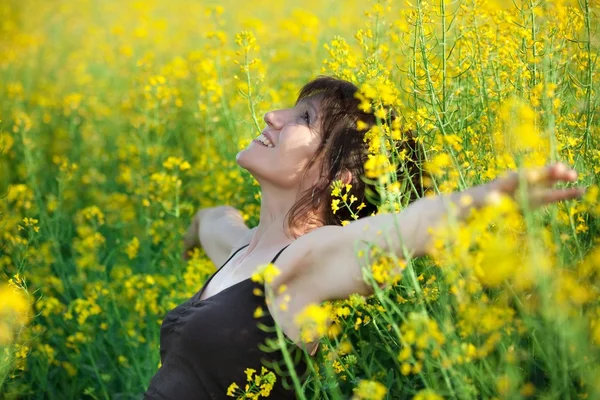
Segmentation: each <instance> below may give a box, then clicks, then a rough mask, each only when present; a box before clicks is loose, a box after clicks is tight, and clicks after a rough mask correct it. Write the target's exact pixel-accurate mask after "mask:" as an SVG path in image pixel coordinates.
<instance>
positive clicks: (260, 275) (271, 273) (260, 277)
mask: <svg viewBox="0 0 600 400" xmlns="http://www.w3.org/2000/svg"><path fill="white" fill-rule="evenodd" d="M280 273H281V271H280V270H279V268H277V267H276V266H275V264H271V263H269V264H266V265H262V266H260V267H259V268H258V269H257V271H256V272H255V273H254V274H252V278H251V279H252V281H254V282H257V283H261V284H265V283H266V284H270V283H272V282H273V279H275V277H276V276H278V275H279V274H280Z"/></svg>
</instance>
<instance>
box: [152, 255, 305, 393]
mask: <svg viewBox="0 0 600 400" xmlns="http://www.w3.org/2000/svg"><path fill="white" fill-rule="evenodd" d="M247 246H248V245H246V246H243V247H240V248H239V249H238V250H236V251H235V252H234V253H233V254H232V255H231V256H230V257H229V259H227V261H225V264H223V266H222V267H221V268H220V269H219V270H217V272H215V273H214V274H213V275H212V276H211V277H210V278H209V279H208V280H207V281H206V283H205V284H204V285H203V286H202V288H201V289H200V290H199V291H198V292H197V293H196V294H195V295H193V296H192V297H191V298H190V299H188V300H187V301H186V302H184V303H183V304H180V305H178V306H177V307H175V308H174V309H172V310H171V311H169V312H168V313H167V315H166V316H165V318H164V320H163V322H162V325H161V328H160V359H161V367H160V368H159V370H158V372H156V374H155V375H154V376H153V377H152V379H151V380H150V384H149V387H148V389H147V390H146V392H145V393H144V399H146V400H150V399H169V400H187V399H190V400H191V399H194V400H196V399H228V398H229V399H231V397H228V396H227V388H228V387H229V385H231V384H232V383H234V382H235V383H237V385H238V387H240V388H244V387H245V385H246V383H247V378H246V374H245V373H244V370H245V369H246V368H253V369H254V370H256V371H257V372H258V373H260V371H261V367H262V366H263V365H264V366H266V367H267V368H268V369H269V370H270V371H274V370H278V371H281V370H282V371H283V372H280V373H281V375H277V381H276V384H275V385H274V387H273V390H272V392H271V395H270V397H271V398H274V399H295V398H296V396H295V394H294V390H293V388H292V386H291V380H290V379H289V378H287V377H285V375H287V372H286V371H287V368H286V367H285V363H284V362H283V356H282V354H281V351H279V350H278V351H275V352H273V351H271V352H265V351H263V349H264V347H263V346H264V344H265V341H266V340H267V339H268V338H276V333H275V332H274V331H273V330H274V329H273V327H274V326H275V321H274V320H273V318H272V316H271V315H270V314H269V310H268V308H267V306H266V304H265V298H264V296H257V295H255V294H254V293H253V290H254V288H256V287H258V288H260V289H261V290H262V289H263V287H262V285H260V284H258V283H256V282H254V281H252V280H251V279H250V278H248V279H245V280H243V281H241V282H239V283H236V284H234V285H232V286H230V287H228V288H226V289H224V290H222V291H220V292H218V293H217V294H215V295H213V296H211V297H209V298H207V299H204V300H200V297H201V296H202V292H204V290H205V288H206V286H207V285H208V284H209V282H210V281H211V280H212V278H214V276H215V275H216V274H217V273H218V272H219V271H220V270H222V269H223V267H224V266H225V265H226V264H227V263H228V262H229V260H231V259H232V258H233V256H235V255H236V254H237V253H238V252H239V251H240V250H241V249H243V248H245V247H247ZM288 246H289V245H288ZM286 248H287V246H286V247H284V248H283V249H281V250H280V251H279V252H278V253H277V255H276V256H275V257H274V258H273V260H272V261H271V262H272V263H274V262H275V261H276V260H277V257H279V255H280V254H281V252H282V251H283V250H285V249H286ZM259 306H260V307H262V309H263V310H264V311H265V315H263V316H262V317H260V318H255V317H254V311H255V310H256V308H257V307H259ZM259 323H260V324H263V325H266V326H267V327H271V328H272V329H270V330H267V331H266V330H265V329H264V328H263V329H261V328H260V327H259V326H257V324H259ZM259 347H260V348H259ZM289 348H290V350H291V351H292V352H293V358H294V359H295V362H296V364H297V367H296V373H297V374H298V375H299V377H300V378H301V379H302V377H303V375H304V374H305V373H306V364H305V361H304V358H303V355H302V354H301V352H300V349H299V347H297V346H290V347H289ZM273 364H278V365H279V368H280V369H278V368H276V366H273ZM274 372H275V371H274ZM284 381H285V382H284ZM238 393H239V392H238ZM236 397H237V396H236Z"/></svg>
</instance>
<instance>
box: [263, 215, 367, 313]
mask: <svg viewBox="0 0 600 400" xmlns="http://www.w3.org/2000/svg"><path fill="white" fill-rule="evenodd" d="M351 225H352V224H351ZM357 228H359V227H358V226H355V227H352V229H351V228H350V225H348V226H345V227H341V226H333V225H327V226H323V227H320V228H317V229H315V230H313V231H311V232H310V233H307V234H305V235H303V236H301V237H300V238H298V239H297V240H295V241H294V242H293V243H292V244H291V245H290V246H289V248H288V249H286V251H284V252H283V253H282V254H281V256H280V257H279V259H278V262H276V264H277V266H278V267H279V269H280V271H281V272H280V275H279V276H278V277H277V278H276V279H275V280H274V282H273V286H274V287H278V286H279V285H283V284H285V285H286V286H287V287H289V288H290V290H291V291H292V292H294V293H291V294H292V296H296V297H297V298H302V299H303V300H302V302H304V303H309V302H316V303H319V302H321V301H325V300H330V299H340V298H346V297H348V296H349V295H350V294H351V293H360V294H365V295H366V294H369V293H370V287H369V286H368V285H367V284H366V283H365V282H364V280H363V279H362V271H361V266H360V264H359V260H358V259H357V256H356V253H357V247H356V240H355V239H358V238H359V237H358V235H357V234H356V232H357Z"/></svg>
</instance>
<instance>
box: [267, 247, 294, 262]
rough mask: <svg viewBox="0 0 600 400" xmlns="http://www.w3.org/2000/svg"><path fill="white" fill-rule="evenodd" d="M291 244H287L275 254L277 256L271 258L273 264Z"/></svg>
mask: <svg viewBox="0 0 600 400" xmlns="http://www.w3.org/2000/svg"><path fill="white" fill-rule="evenodd" d="M290 244H291V243H290ZM290 244H288V245H287V246H285V247H284V248H283V249H281V250H279V252H278V253H277V254H275V257H273V259H272V260H271V264H273V263H274V262H275V261H276V260H277V258H278V257H279V255H280V254H281V253H283V251H284V250H285V249H287V248H288V247H289V245H290Z"/></svg>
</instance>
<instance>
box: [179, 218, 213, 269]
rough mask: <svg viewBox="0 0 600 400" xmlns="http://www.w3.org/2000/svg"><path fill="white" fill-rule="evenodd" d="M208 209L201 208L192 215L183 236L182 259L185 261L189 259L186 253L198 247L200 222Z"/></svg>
mask: <svg viewBox="0 0 600 400" xmlns="http://www.w3.org/2000/svg"><path fill="white" fill-rule="evenodd" d="M207 210H208V209H206V208H203V209H201V210H199V211H198V212H196V214H194V218H193V219H192V223H191V224H190V226H189V228H188V230H187V232H186V233H185V235H184V236H183V254H182V258H183V259H184V260H185V261H187V260H189V259H190V255H189V254H188V252H189V251H190V250H193V249H195V248H196V247H200V220H201V218H202V216H203V215H204V214H205V213H206V211H207Z"/></svg>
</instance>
